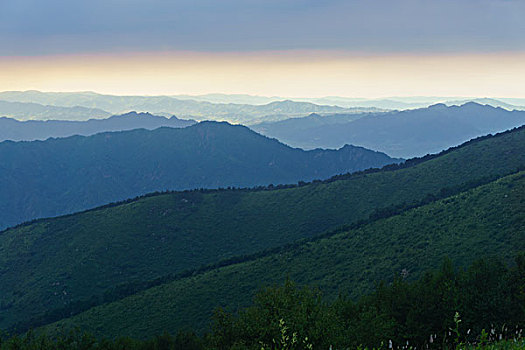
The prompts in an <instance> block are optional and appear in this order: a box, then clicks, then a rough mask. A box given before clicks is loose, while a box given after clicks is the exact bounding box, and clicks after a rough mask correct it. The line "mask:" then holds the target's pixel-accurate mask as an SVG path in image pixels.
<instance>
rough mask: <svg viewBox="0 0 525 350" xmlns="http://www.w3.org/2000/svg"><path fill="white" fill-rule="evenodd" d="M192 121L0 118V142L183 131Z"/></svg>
mask: <svg viewBox="0 0 525 350" xmlns="http://www.w3.org/2000/svg"><path fill="white" fill-rule="evenodd" d="M195 123H196V122H195V121H194V120H185V119H178V118H177V117H175V116H172V117H171V118H166V117H161V116H155V115H152V114H149V113H136V112H130V113H126V114H123V115H114V116H112V117H109V118H106V119H90V120H86V121H69V120H45V121H43V120H28V121H18V120H16V119H12V118H6V117H0V142H1V141H5V140H11V141H33V140H45V139H48V138H50V137H67V136H73V135H83V136H89V135H94V134H97V133H100V132H106V131H124V130H132V129H147V130H153V129H157V128H160V127H162V126H167V127H171V128H183V127H186V126H190V125H193V124H195Z"/></svg>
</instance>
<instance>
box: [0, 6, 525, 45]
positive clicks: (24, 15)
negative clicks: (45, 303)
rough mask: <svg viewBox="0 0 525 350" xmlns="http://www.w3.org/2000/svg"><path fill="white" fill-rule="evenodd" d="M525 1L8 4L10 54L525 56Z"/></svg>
mask: <svg viewBox="0 0 525 350" xmlns="http://www.w3.org/2000/svg"><path fill="white" fill-rule="evenodd" d="M524 15H525V1H520V0H455V1H451V0H347V1H341V0H315V1H314V0H220V1H217V0H180V1H173V0H171V1H170V0H90V1H85V0H45V1H42V0H2V1H0V55H23V54H29V55H36V54H50V53H77V52H108V51H109V52H112V51H130V50H131V51H143V50H198V51H199V50H202V51H230V50H240V51H244V50H281V49H336V50H353V51H367V52H379V53H389V52H406V51H409V52H420V51H423V52H425V51H428V52H431V51H445V52H457V51H460V52H471V51H476V52H477V51H483V52H493V51H502V50H509V51H514V50H525V40H524V39H523V38H524V37H525V21H524V20H523V17H524Z"/></svg>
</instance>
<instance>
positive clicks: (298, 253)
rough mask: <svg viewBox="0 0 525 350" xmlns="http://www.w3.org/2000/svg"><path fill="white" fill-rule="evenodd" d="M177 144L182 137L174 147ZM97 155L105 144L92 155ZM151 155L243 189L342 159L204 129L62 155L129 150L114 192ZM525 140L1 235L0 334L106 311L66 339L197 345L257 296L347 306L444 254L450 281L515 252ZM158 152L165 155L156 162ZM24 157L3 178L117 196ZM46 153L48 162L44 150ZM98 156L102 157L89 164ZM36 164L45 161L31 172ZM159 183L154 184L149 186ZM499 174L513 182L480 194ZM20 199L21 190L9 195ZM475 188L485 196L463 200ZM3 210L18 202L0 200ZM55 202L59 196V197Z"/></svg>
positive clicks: (123, 207) (189, 195)
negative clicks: (285, 289) (454, 266)
mask: <svg viewBox="0 0 525 350" xmlns="http://www.w3.org/2000/svg"><path fill="white" fill-rule="evenodd" d="M218 131H222V132H221V133H219V132H218ZM130 133H131V134H132V136H133V137H132V138H129V137H128V135H129V134H130ZM183 134H189V135H188V137H187V138H182V137H181V136H180V135H183ZM119 135H120V137H119ZM140 135H145V136H142V137H140ZM175 135H179V137H176V136H175ZM219 135H222V136H219ZM235 135H237V136H235ZM166 138H167V139H169V140H179V141H177V142H174V144H176V146H175V147H173V146H169V145H168V146H167V145H166V143H165V142H162V140H164V139H166ZM100 140H105V141H106V144H104V145H99V146H98V147H96V148H95V147H94V146H93V145H94V144H96V142H99V141H100ZM125 140H129V141H127V142H125ZM153 140H157V143H155V144H156V145H157V146H155V147H154V148H155V150H156V151H157V152H159V153H160V154H161V155H162V156H164V157H166V158H167V159H170V160H171V161H170V163H171V164H173V166H178V167H180V168H181V169H188V167H187V163H186V162H187V160H186V159H183V158H180V157H175V155H176V154H177V149H178V148H179V147H183V146H182V145H185V144H186V143H187V142H188V141H189V140H194V142H193V143H192V145H191V147H193V148H194V149H196V150H198V151H197V152H201V153H202V154H210V156H209V157H207V158H205V159H203V161H206V162H210V161H211V159H215V162H219V164H218V165H217V166H214V169H213V170H214V172H215V173H214V176H215V177H218V176H219V175H220V174H228V175H227V177H228V179H230V178H231V177H232V174H236V173H237V172H236V171H234V166H232V164H233V163H236V161H237V160H239V163H238V164H239V165H238V166H239V167H240V166H242V164H244V165H245V166H247V167H249V175H250V176H251V177H253V179H254V180H252V181H255V180H256V179H258V178H261V177H263V176H264V174H268V170H267V169H268V166H273V167H276V168H279V169H281V174H283V173H285V172H286V169H295V170H293V174H296V173H297V172H298V171H299V170H300V169H303V170H304V169H305V166H306V165H307V164H308V162H309V161H307V160H308V159H310V161H312V160H311V159H318V160H317V161H316V162H317V163H315V164H317V165H318V166H319V165H320V164H322V166H324V167H330V166H331V165H330V164H333V163H336V162H337V161H336V159H339V157H341V156H340V154H341V153H340V152H335V151H332V152H331V153H324V152H317V151H316V152H310V153H309V152H302V151H298V150H292V149H288V148H285V147H284V146H282V145H280V144H279V143H277V142H276V141H272V140H268V139H265V138H264V137H261V136H258V135H256V134H254V133H253V132H251V131H249V130H247V129H246V128H244V127H240V126H237V127H232V126H229V125H227V124H217V123H204V124H197V125H194V126H190V127H188V128H185V129H167V128H163V129H158V130H156V131H144V130H141V131H133V132H123V133H113V134H99V135H96V136H92V137H89V138H85V137H76V138H70V139H64V140H61V142H62V143H61V144H62V145H63V147H64V148H65V149H67V150H68V151H69V152H68V154H70V155H69V157H70V158H71V159H75V160H77V161H79V162H81V159H80V160H79V156H78V154H79V152H78V151H77V150H75V149H76V148H75V147H74V146H72V145H74V144H75V143H78V144H80V145H86V146H90V147H89V150H90V152H89V153H88V154H87V157H88V159H89V160H90V161H97V162H98V161H99V158H101V157H102V158H104V157H107V158H108V159H111V158H112V157H113V154H114V152H113V151H111V150H114V149H115V147H116V146H119V147H120V148H122V149H128V150H129V147H130V144H131V143H134V144H135V147H134V148H132V149H131V150H132V151H133V152H129V153H127V154H128V155H129V156H128V158H126V161H127V162H126V163H125V164H123V162H121V163H119V167H118V170H119V171H120V173H119V176H121V181H122V178H123V175H120V174H130V175H128V176H131V177H132V179H137V178H139V179H142V178H144V172H143V171H142V170H141V169H137V166H136V165H135V164H136V160H141V161H145V167H146V168H149V167H153V168H154V169H159V167H160V164H162V162H159V161H158V159H159V158H156V159H155V160H152V161H148V160H149V157H151V154H152V153H151V152H150V150H151V149H152V147H148V146H147V145H148V144H151V143H153ZM218 140H220V141H221V142H220V143H218V142H216V141H218ZM241 140H243V142H240V141H241ZM248 140H251V141H250V142H248ZM524 140H525V128H523V127H522V128H519V129H516V130H512V131H509V132H505V133H503V134H499V135H496V136H491V137H483V138H480V139H476V140H473V141H470V142H468V143H466V144H464V145H462V146H459V147H456V148H454V149H450V150H448V151H446V152H443V153H441V154H439V155H434V156H429V157H426V158H424V159H412V160H409V161H407V162H406V163H404V164H401V165H393V166H389V167H386V168H385V169H382V170H377V171H369V172H364V173H357V174H351V175H344V176H337V177H334V178H331V179H330V180H327V181H315V182H312V183H309V184H301V185H299V186H284V187H276V186H273V187H266V188H261V189H254V190H247V189H225V190H219V191H209V190H208V191H185V192H174V193H165V194H152V195H149V196H146V197H143V198H140V199H136V200H131V201H126V202H124V203H120V204H116V205H108V206H104V207H100V208H98V209H94V210H89V211H86V212H82V213H77V214H73V215H67V216H63V217H59V218H51V219H44V220H39V221H36V222H32V223H28V224H24V225H20V226H18V227H16V228H11V229H8V230H5V231H3V232H1V233H0V248H1V249H0V261H1V262H2V264H0V306H1V307H0V328H3V329H6V328H10V327H12V326H13V325H14V324H15V323H17V322H20V321H28V320H29V319H31V318H35V319H39V316H42V318H40V321H42V320H45V321H47V322H48V323H49V322H53V321H56V320H58V319H60V318H64V317H69V316H70V315H71V314H74V313H78V312H79V311H83V310H85V309H86V308H89V307H91V306H94V305H100V304H105V305H101V306H99V307H97V308H95V309H93V310H92V311H88V312H87V313H86V314H82V315H79V316H78V317H75V319H73V320H67V321H65V323H66V324H68V325H72V324H73V325H75V324H77V325H82V326H85V327H86V328H85V329H88V330H90V331H93V332H95V333H96V334H97V335H100V334H102V335H108V336H120V335H130V334H132V335H133V336H135V337H140V338H142V337H145V338H146V337H151V336H152V335H153V334H156V333H158V332H161V331H162V330H169V331H176V330H178V329H180V328H181V327H185V326H192V327H198V329H200V330H202V329H203V328H205V327H206V322H207V321H208V320H209V316H210V313H211V312H212V310H213V308H214V307H217V306H225V307H228V308H231V309H232V310H235V308H236V307H238V306H239V305H246V303H247V302H248V301H249V300H250V298H251V296H252V295H253V292H254V291H255V290H256V289H257V288H258V287H262V286H266V285H268V284H273V283H276V282H279V281H282V280H283V279H285V278H286V276H292V277H293V279H295V280H297V281H300V282H302V283H311V284H313V285H318V286H319V287H321V288H323V290H324V291H325V292H327V293H328V294H329V295H330V296H334V295H337V294H338V292H339V291H348V292H350V293H351V295H352V296H357V295H361V294H362V293H363V292H365V291H369V290H370V289H371V288H373V285H374V283H376V282H377V281H378V280H380V279H391V278H392V276H393V275H394V274H399V273H400V271H401V270H402V269H406V270H407V271H409V273H410V276H411V277H412V276H418V275H419V274H421V273H422V272H423V271H424V270H425V269H426V268H429V267H434V266H436V265H438V264H439V263H440V262H441V259H442V257H443V255H445V254H448V255H449V256H450V257H451V258H453V259H454V260H455V261H458V262H460V263H461V264H462V265H463V264H469V263H470V262H472V261H473V260H474V259H476V258H478V257H479V256H480V255H484V254H491V253H496V254H500V253H501V254H502V255H501V256H504V257H505V258H506V259H509V258H511V257H512V256H513V253H514V252H516V251H519V250H520V249H523V248H524V244H525V240H524V239H523V232H522V231H520V227H522V224H523V211H522V210H521V209H522V206H521V205H520V203H522V202H523V196H524V192H523V186H524V185H525V182H524V181H523V179H524V178H523V172H522V173H521V174H516V170H517V169H520V168H521V169H523V166H524V165H525V142H524ZM58 141H59V140H55V142H54V143H57V142H58ZM5 144H8V145H9V144H11V145H13V146H15V145H17V144H14V143H9V142H7V143H6V142H4V143H3V145H5ZM20 144H29V145H32V144H33V143H18V145H20ZM46 144H49V143H48V142H46ZM263 144H264V145H266V146H265V147H262V145H263ZM220 145H222V146H220ZM32 147H33V146H32ZM48 147H51V146H48ZM188 147H190V146H188ZM161 148H162V149H164V150H165V151H164V152H160V149H161ZM283 148H285V153H287V154H289V155H292V156H293V157H277V156H276V155H275V156H269V155H268V154H271V152H269V151H268V150H269V149H270V150H271V149H275V150H282V149H283ZM205 150H206V151H207V152H204V151H205ZM23 151H25V152H24V154H25V155H26V156H29V155H32V157H31V165H32V169H27V168H24V167H22V169H25V172H22V171H18V172H17V173H16V175H17V176H22V175H26V173H33V174H41V175H40V176H41V177H43V175H42V174H43V173H44V172H43V170H39V169H43V168H45V167H48V166H58V167H59V169H57V170H58V172H55V173H53V175H54V176H55V177H57V176H58V178H57V179H56V180H55V181H57V182H62V183H63V187H62V188H67V189H68V190H69V191H73V192H74V193H73V194H72V198H85V196H84V195H83V194H82V193H81V192H79V191H85V192H86V193H92V194H93V195H98V194H100V193H105V192H106V191H111V190H113V189H114V188H115V187H117V184H116V183H115V182H112V181H111V178H110V177H108V176H107V175H108V174H112V173H114V172H112V171H111V169H108V168H106V169H103V171H102V172H101V173H100V176H98V175H97V172H98V169H96V168H95V169H93V170H92V171H89V169H90V168H83V169H82V172H83V173H86V175H85V176H83V177H82V181H77V183H81V186H79V188H80V190H79V189H78V188H77V187H75V186H70V185H69V183H68V182H67V181H68V178H71V177H73V176H71V175H72V172H67V171H64V170H62V168H61V167H62V164H63V163H64V162H65V160H64V158H63V157H56V158H50V157H47V158H46V157H42V156H40V153H39V152H35V151H34V150H23ZM51 151H52V152H49V153H50V154H62V152H56V147H53V148H51ZM102 151H104V152H103V153H104V154H105V155H102V156H99V155H97V153H98V152H102ZM182 151H183V152H184V151H185V149H184V148H183V150H182ZM211 151H212V152H211ZM254 152H256V153H258V154H259V155H255V153H254ZM298 152H299V153H298ZM301 152H302V153H301ZM19 154H21V152H20V153H17V152H15V153H13V154H12V157H13V158H14V157H17V156H19ZM139 154H140V155H139ZM225 154H226V155H227V157H228V158H229V160H228V161H225V158H224V157H223V155H225ZM300 154H303V156H300ZM193 156H194V157H195V154H193ZM334 157H335V159H334ZM40 158H44V159H45V161H42V162H36V161H35V159H40ZM296 158H300V159H302V160H301V161H299V162H298V161H294V160H293V159H296ZM341 158H343V157H341ZM199 159H200V158H199ZM312 162H313V161H312ZM255 163H257V164H258V165H257V164H255ZM5 164H6V163H5V162H3V163H2V164H0V166H5ZM7 164H8V167H9V168H11V169H15V167H17V166H18V164H17V163H13V162H12V161H11V160H9V162H7ZM213 164H215V163H213ZM332 166H334V165H332ZM164 168H165V167H164ZM164 168H163V169H164ZM35 169H36V170H35ZM325 171H326V170H325ZM61 172H62V173H64V175H61V174H60V173H61ZM201 173H205V172H201ZM148 174H149V176H151V173H148ZM161 174H162V172H161V171H156V172H155V173H154V174H153V175H154V176H155V177H156V180H157V181H159V182H160V183H162V181H161V180H162V177H161V176H159V175H161ZM509 174H514V175H512V176H513V177H510V178H505V179H502V180H501V181H499V182H497V183H492V182H491V181H493V180H495V179H498V178H501V177H504V176H507V175H509ZM194 176H195V175H194ZM77 178H78V177H77ZM100 179H110V180H109V185H107V186H102V185H100V187H99V189H100V190H97V191H95V190H94V189H93V187H92V184H93V183H95V182H97V181H100ZM44 180H48V181H49V179H46V178H45V177H44ZM199 180H201V181H202V179H201V178H200V179H199ZM26 181H27V180H26ZM38 181H40V179H38ZM34 184H35V183H29V182H21V185H20V186H32V185H34ZM99 184H100V183H99ZM102 184H103V183H102ZM483 184H488V185H487V186H485V187H479V188H475V187H477V186H479V185H483ZM20 186H19V187H20ZM36 188H38V187H36ZM32 191H33V190H32V189H28V190H27V191H26V192H25V193H23V194H20V195H19V198H14V199H12V202H11V203H12V205H13V206H14V205H16V200H24V201H25V203H26V205H27V203H29V202H28V200H29V199H31V198H30V195H32ZM455 194H459V195H455ZM46 195H55V194H54V193H51V192H47V193H46ZM40 196H44V195H42V191H41V192H40ZM11 197H16V195H15V194H9V196H8V197H5V196H4V194H3V193H2V196H0V198H9V199H11ZM447 197H448V198H447ZM65 199H67V195H63V196H62V197H61V200H63V201H65ZM437 199H443V200H442V201H436V200H437ZM51 204H53V203H51ZM415 207H416V208H415ZM410 208H414V209H413V210H410ZM4 210H5V208H2V210H0V213H2V212H3V211H4ZM342 225H351V226H346V227H344V226H342ZM334 230H335V231H334ZM305 240H307V241H305ZM251 254H252V255H251ZM181 274H182V275H181ZM154 286H156V287H154ZM151 287H153V288H152V289H148V288H151ZM131 294H133V295H131ZM129 295H131V296H129ZM126 296H129V297H128V298H124V297H126ZM108 301H115V302H114V303H111V304H108ZM26 324H27V323H26ZM32 325H33V326H34V325H38V323H36V324H35V323H33V324H32Z"/></svg>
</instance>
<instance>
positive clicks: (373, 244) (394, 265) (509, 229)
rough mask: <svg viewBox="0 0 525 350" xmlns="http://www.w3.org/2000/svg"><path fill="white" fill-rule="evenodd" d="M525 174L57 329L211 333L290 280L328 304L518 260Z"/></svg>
mask: <svg viewBox="0 0 525 350" xmlns="http://www.w3.org/2000/svg"><path fill="white" fill-rule="evenodd" d="M524 207H525V171H522V172H519V173H517V174H514V175H510V176H507V177H504V178H502V179H500V180H497V181H494V182H491V183H489V184H487V185H482V186H480V187H476V188H474V189H472V190H469V191H465V192H462V193H460V194H458V195H454V196H451V197H448V198H445V199H443V200H439V201H437V202H433V203H430V204H427V205H424V206H421V207H417V208H414V209H411V210H408V211H405V212H403V213H401V214H399V215H395V216H392V217H388V218H385V219H380V220H377V221H375V222H372V223H370V224H367V225H363V226H361V227H359V228H355V229H351V230H348V231H343V232H338V233H335V234H333V235H331V236H327V237H325V238H322V239H318V240H313V241H311V242H308V243H305V244H302V245H299V246H297V247H293V248H291V249H287V250H283V251H281V252H277V253H274V254H270V255H268V256H264V257H261V258H257V259H254V260H249V261H246V262H244V263H239V264H232V265H229V266H226V267H222V268H217V269H213V270H211V271H207V272H204V273H201V274H198V275H195V276H191V277H186V278H182V279H179V280H175V281H174V282H171V283H167V284H163V285H160V286H158V287H154V288H151V289H148V290H146V291H144V292H142V293H138V294H136V295H133V296H131V297H128V298H125V299H122V300H120V301H117V302H113V303H110V304H106V305H102V306H100V307H95V308H93V309H91V310H89V311H87V312H84V313H82V314H79V315H77V316H75V317H73V318H71V319H67V320H63V321H60V322H58V323H57V324H54V325H52V326H50V328H49V327H48V328H47V329H48V330H49V329H53V328H54V327H58V328H61V327H66V328H70V327H80V328H81V329H83V330H88V331H90V332H93V333H95V334H97V335H104V336H109V337H114V336H122V335H129V336H134V337H149V336H152V335H154V334H160V333H161V332H163V331H170V332H176V331H177V330H180V329H183V328H185V327H190V328H194V329H200V330H202V329H205V328H206V326H207V324H208V321H209V319H210V317H211V315H212V310H213V309H214V308H217V307H219V306H220V307H226V308H228V309H231V310H236V309H237V308H238V307H240V306H246V305H248V304H249V302H250V300H251V298H252V296H253V294H254V293H255V291H257V290H258V289H259V288H261V287H264V286H268V285H273V284H276V283H282V282H283V281H284V280H285V279H287V278H291V279H292V280H294V281H297V282H299V283H301V284H308V285H311V286H318V287H319V288H320V289H321V290H322V291H323V292H324V293H325V295H327V296H328V297H331V298H334V297H336V296H337V295H338V294H339V293H343V294H349V295H350V296H353V297H357V296H360V295H363V294H364V293H366V292H370V291H371V290H372V288H373V287H374V284H375V283H377V282H378V281H380V280H385V279H386V280H391V279H392V277H393V276H395V275H404V276H405V277H407V278H409V279H415V278H418V277H420V274H421V273H422V272H423V271H425V270H428V269H432V268H437V267H438V266H439V265H440V264H441V261H442V259H443V257H444V256H448V257H450V258H451V259H452V260H454V261H455V262H456V263H458V264H459V265H460V266H464V267H466V266H468V265H469V264H471V263H472V262H473V261H475V260H476V259H477V258H479V257H480V256H491V255H493V256H499V257H502V258H503V259H506V260H507V261H511V260H512V259H513V258H514V257H515V256H517V254H518V253H519V252H522V251H524V250H525V230H524V228H525V214H524V212H523V208H524Z"/></svg>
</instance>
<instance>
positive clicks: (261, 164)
mask: <svg viewBox="0 0 525 350" xmlns="http://www.w3.org/2000/svg"><path fill="white" fill-rule="evenodd" d="M119 118H121V117H116V118H113V119H111V120H109V122H112V121H117V122H118V121H119V120H120V119H119ZM125 118H126V117H125ZM128 118H135V116H129V115H128ZM150 118H151V117H150ZM170 121H171V119H170ZM109 122H108V123H109ZM174 122H175V123H179V122H180V121H179V120H177V119H176V120H174ZM0 159H1V162H0V179H1V181H0V227H2V228H4V227H6V226H10V225H14V224H18V223H20V222H23V221H26V220H31V219H34V218H39V217H49V216H56V215H61V214H67V213H71V212H75V211H79V210H83V209H88V208H91V207H94V206H98V205H102V204H106V203H109V202H114V201H119V200H124V199H127V198H131V197H135V196H138V195H142V194H145V193H148V192H154V191H163V190H182V189H195V188H217V187H228V186H235V187H251V186H256V185H268V184H270V183H273V184H287V183H297V182H298V181H300V180H302V181H309V180H313V179H324V178H328V177H330V176H333V175H336V174H341V173H346V172H352V171H356V170H362V169H367V168H371V167H381V166H383V165H385V164H389V163H393V162H397V161H398V160H397V159H393V158H390V157H388V156H387V155H385V154H383V153H379V152H374V151H370V150H367V149H364V148H361V147H353V146H345V147H343V148H341V149H339V150H337V151H335V150H328V151H325V150H313V151H303V150H301V149H294V148H291V147H288V146H286V145H283V144H282V143H280V142H278V141H277V140H274V139H269V138H267V137H264V136H261V135H259V134H257V133H255V132H253V131H252V130H250V129H248V128H246V127H244V126H233V125H230V124H227V123H225V122H223V123H218V122H202V123H199V124H196V125H193V126H189V127H187V128H183V129H173V128H159V129H156V130H153V131H148V130H144V129H139V130H133V131H123V132H115V133H101V134H96V135H93V136H89V137H84V136H73V137H69V138H62V139H48V140H46V141H33V142H11V141H4V142H2V143H0Z"/></svg>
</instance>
